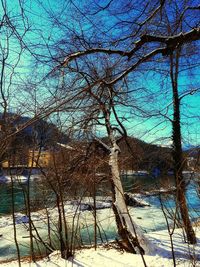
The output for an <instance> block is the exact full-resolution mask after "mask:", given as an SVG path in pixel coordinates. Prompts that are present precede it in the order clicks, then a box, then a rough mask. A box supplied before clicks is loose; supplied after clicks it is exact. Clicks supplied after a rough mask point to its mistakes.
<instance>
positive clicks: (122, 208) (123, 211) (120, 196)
mask: <svg viewBox="0 0 200 267" xmlns="http://www.w3.org/2000/svg"><path fill="white" fill-rule="evenodd" d="M119 151H120V149H119V147H118V145H117V144H116V143H115V144H114V145H113V147H112V148H111V153H110V159H109V165H110V168H111V176H112V177H111V179H112V185H113V191H114V203H113V209H114V213H115V216H116V221H117V220H118V222H117V224H118V225H117V226H118V231H119V234H120V232H124V233H125V235H126V238H128V240H129V243H130V244H131V246H132V247H133V248H134V250H135V252H136V253H141V249H140V247H141V248H142V249H143V251H144V253H145V254H154V252H155V251H154V245H153V244H152V243H151V242H150V241H149V240H148V239H147V238H146V237H145V236H144V234H143V233H142V232H141V230H140V229H139V227H138V226H137V225H136V223H134V221H133V220H132V218H131V216H130V214H129V212H128V208H127V205H126V203H125V199H124V191H123V188H122V183H121V180H120V173H119V165H118V153H119ZM116 213H117V214H116ZM119 220H120V222H119ZM120 224H121V226H120ZM120 227H121V228H123V229H119V228H120ZM120 236H121V234H120ZM135 240H136V242H135ZM137 241H138V242H137Z"/></svg>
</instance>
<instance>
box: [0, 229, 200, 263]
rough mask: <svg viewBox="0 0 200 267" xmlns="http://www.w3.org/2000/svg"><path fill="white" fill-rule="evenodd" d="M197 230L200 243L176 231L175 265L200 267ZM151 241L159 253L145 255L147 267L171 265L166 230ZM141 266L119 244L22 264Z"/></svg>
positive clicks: (199, 235)
mask: <svg viewBox="0 0 200 267" xmlns="http://www.w3.org/2000/svg"><path fill="white" fill-rule="evenodd" d="M195 230H196V235H197V239H198V244H197V245H196V246H188V244H186V243H184V241H183V237H182V231H181V230H180V229H177V230H176V231H175V233H174V234H173V242H174V251H175V257H176V264H177V266H180V267H189V266H196V267H198V266H200V244H199V242H200V230H199V229H197V228H196V229H195ZM148 237H149V238H150V239H151V241H152V242H153V243H154V244H155V245H157V248H158V250H157V252H156V254H155V255H154V256H148V255H145V256H144V259H145V261H146V264H147V266H148V267H172V266H174V265H173V260H172V255H171V246H170V239H169V234H168V232H167V230H162V231H157V232H151V233H149V234H148ZM105 265H106V266H109V267H123V266H126V267H134V266H135V267H140V266H141V267H142V266H144V265H143V262H142V258H141V256H140V255H134V254H130V253H127V252H123V251H120V250H117V249H116V246H112V245H110V246H107V247H103V246H100V247H98V248H97V250H96V251H95V249H94V248H89V249H82V250H78V251H76V253H75V257H74V258H73V259H72V258H71V259H69V260H67V261H66V260H64V259H61V257H60V253H59V252H58V251H55V252H53V253H52V254H51V255H50V256H49V257H46V258H44V259H42V260H39V261H37V262H36V263H29V262H26V261H23V262H22V266H23V267H56V266H57V267H65V266H66V267H70V266H73V267H102V266H105ZM0 266H1V267H17V266H18V263H17V261H12V262H7V263H3V264H0Z"/></svg>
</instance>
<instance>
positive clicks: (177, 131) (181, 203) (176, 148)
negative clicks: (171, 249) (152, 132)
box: [170, 51, 196, 244]
mask: <svg viewBox="0 0 200 267" xmlns="http://www.w3.org/2000/svg"><path fill="white" fill-rule="evenodd" d="M179 57H180V51H177V52H176V58H175V60H176V61H175V63H174V61H173V55H171V58H170V65H171V69H170V74H171V82H172V89H173V109H174V113H173V121H172V141H173V161H174V175H175V181H176V188H177V191H176V192H177V204H178V208H179V210H180V214H181V218H182V222H183V226H184V229H185V232H186V236H187V240H188V242H189V243H191V244H196V237H195V233H194V230H193V228H192V224H191V221H190V218H189V213H188V207H187V202H186V197H185V180H184V177H183V167H184V160H183V151H182V144H181V140H182V137H181V124H180V98H179V94H178V65H179ZM174 64H175V70H174Z"/></svg>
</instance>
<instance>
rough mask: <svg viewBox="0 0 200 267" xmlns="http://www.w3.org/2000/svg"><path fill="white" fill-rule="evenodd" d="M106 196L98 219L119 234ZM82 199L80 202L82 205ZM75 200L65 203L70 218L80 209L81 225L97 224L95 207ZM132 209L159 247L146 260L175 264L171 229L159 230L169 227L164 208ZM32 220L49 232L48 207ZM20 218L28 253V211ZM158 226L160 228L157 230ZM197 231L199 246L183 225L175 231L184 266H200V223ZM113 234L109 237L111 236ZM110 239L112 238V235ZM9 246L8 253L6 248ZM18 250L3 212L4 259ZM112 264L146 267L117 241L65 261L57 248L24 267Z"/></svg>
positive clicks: (151, 264) (153, 264)
mask: <svg viewBox="0 0 200 267" xmlns="http://www.w3.org/2000/svg"><path fill="white" fill-rule="evenodd" d="M134 197H136V198H137V200H138V201H141V200H142V197H141V195H139V194H137V195H136V194H135V195H134ZM82 201H83V202H84V203H87V204H92V203H93V202H92V199H91V198H83V199H82ZM102 201H103V200H102V199H101V198H97V203H98V205H100V206H103V209H100V210H97V219H98V222H100V223H101V227H102V228H103V229H104V230H105V231H106V232H107V233H108V235H110V236H112V237H113V236H114V235H115V234H116V226H115V219H114V214H113V211H112V209H111V208H106V205H108V206H109V204H110V199H109V198H107V202H105V203H104V204H105V207H104V204H102ZM78 203H79V202H77V205H78ZM74 204H75V203H72V202H71V201H69V202H67V203H66V205H65V211H66V216H67V219H68V220H70V218H73V215H74V212H75V211H76V212H77V217H78V218H79V221H80V225H82V226H83V230H84V224H85V222H87V225H88V226H91V227H93V223H94V220H93V214H92V212H91V211H88V210H86V211H84V209H81V208H80V209H78V210H77V207H78V206H77V205H74ZM48 212H49V216H50V219H51V221H52V222H55V223H56V221H57V209H56V208H52V209H48ZM129 212H130V214H131V217H132V218H133V220H134V221H135V222H136V224H137V225H139V226H140V228H141V229H142V230H143V232H144V233H145V237H146V238H147V239H149V242H150V243H151V244H152V246H155V247H156V251H155V254H154V255H153V256H150V255H145V256H144V257H145V261H146V263H147V266H148V267H157V266H158V267H162V266H163V267H171V266H173V260H172V254H171V245H170V239H169V234H168V231H167V230H158V229H164V228H165V229H166V222H165V218H164V216H163V214H162V211H161V209H160V208H158V207H155V206H150V207H143V208H141V207H136V208H132V207H130V208H129ZM32 220H33V221H34V224H35V226H36V227H37V228H38V231H39V233H40V234H41V236H45V235H47V228H46V214H45V211H44V210H40V211H37V212H33V213H32ZM16 221H17V225H16V228H17V233H18V241H19V243H20V245H21V247H23V248H24V249H26V251H23V253H22V255H23V256H25V255H27V251H29V238H27V237H28V231H27V227H28V224H27V223H28V219H27V217H26V216H25V215H24V214H21V213H17V214H16ZM155 230H156V231H155ZM195 231H196V235H197V240H198V243H197V245H196V246H189V245H188V244H186V243H185V242H184V238H183V233H182V230H181V229H176V230H175V232H174V234H173V243H174V250H175V255H176V259H177V266H180V267H189V266H196V267H198V266H199V267H200V227H198V225H196V227H195ZM110 236H109V237H110ZM108 239H109V240H110V241H111V239H110V238H108ZM6 250H8V251H7V252H6V253H7V254H6V253H5V255H3V252H4V251H6ZM14 253H15V244H14V240H13V224H12V217H11V216H9V215H7V216H2V217H0V262H1V261H5V260H8V259H9V257H8V255H12V254H14ZM192 257H194V258H195V261H196V262H195V264H196V265H192V264H191V261H190V260H188V259H189V258H192ZM105 264H106V265H107V266H109V267H110V266H111V267H115V266H116V267H118V266H119V267H120V266H126V267H129V266H131V267H133V266H135V267H140V266H141V267H142V266H144V265H143V263H142V259H141V256H140V255H133V254H130V253H127V252H122V251H120V250H116V245H113V243H112V245H109V246H108V245H107V246H106V247H103V246H98V248H97V250H96V251H95V250H94V248H90V249H86V248H85V249H82V250H78V251H76V254H75V257H74V259H70V260H68V261H65V260H63V259H61V257H60V253H59V252H58V251H54V252H53V253H52V254H51V255H50V256H49V258H48V257H47V258H44V259H42V260H39V261H38V262H37V263H36V264H35V263H28V262H23V264H22V266H23V267H28V266H29V267H46V266H50V267H51V266H52V267H55V266H57V267H64V266H67V267H70V266H74V267H89V266H93V267H100V266H101V267H102V266H104V265H105ZM17 266H18V263H17V261H12V262H8V263H2V264H0V267H17Z"/></svg>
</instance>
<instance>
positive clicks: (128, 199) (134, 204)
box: [124, 193, 150, 207]
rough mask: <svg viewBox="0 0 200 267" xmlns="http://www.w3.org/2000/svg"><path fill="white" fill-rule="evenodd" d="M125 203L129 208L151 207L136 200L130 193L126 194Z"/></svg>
mask: <svg viewBox="0 0 200 267" xmlns="http://www.w3.org/2000/svg"><path fill="white" fill-rule="evenodd" d="M124 197H125V202H126V205H127V206H132V207H150V205H149V204H148V203H146V202H144V201H142V200H141V201H139V200H136V199H135V198H134V196H133V195H132V194H130V193H124Z"/></svg>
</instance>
